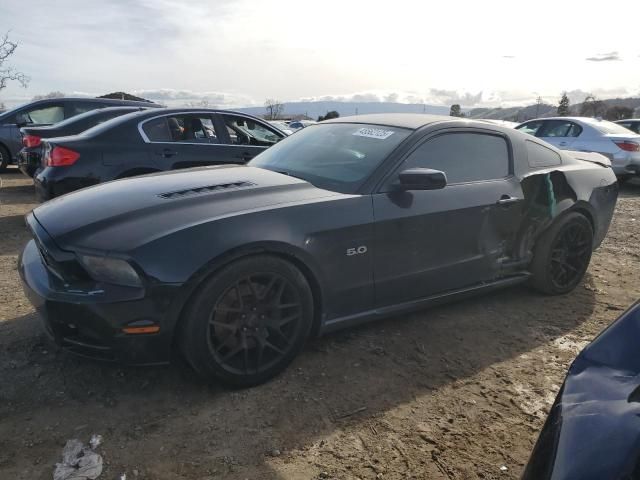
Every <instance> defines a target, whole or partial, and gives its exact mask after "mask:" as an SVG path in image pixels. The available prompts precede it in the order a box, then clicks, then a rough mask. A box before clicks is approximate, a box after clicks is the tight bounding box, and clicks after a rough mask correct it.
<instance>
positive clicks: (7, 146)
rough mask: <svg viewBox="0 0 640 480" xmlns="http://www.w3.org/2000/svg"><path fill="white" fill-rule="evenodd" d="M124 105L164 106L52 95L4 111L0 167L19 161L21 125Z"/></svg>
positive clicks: (0, 127) (0, 116)
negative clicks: (52, 96) (51, 96)
mask: <svg viewBox="0 0 640 480" xmlns="http://www.w3.org/2000/svg"><path fill="white" fill-rule="evenodd" d="M122 105H132V106H136V107H160V106H161V105H158V104H156V103H152V102H136V101H132V100H115V99H110V98H52V99H47V100H38V101H35V102H31V103H29V104H27V105H22V106H20V107H17V108H14V109H12V110H8V111H6V112H3V113H0V171H2V170H4V169H5V168H6V167H7V165H9V164H11V163H14V162H15V161H16V157H17V155H18V152H19V151H20V149H21V148H22V139H21V136H20V127H25V126H27V125H33V126H35V125H51V124H54V123H58V122H60V121H62V120H65V119H67V118H71V117H73V116H74V115H78V114H80V113H84V112H88V111H90V110H95V109H97V108H105V107H114V106H122Z"/></svg>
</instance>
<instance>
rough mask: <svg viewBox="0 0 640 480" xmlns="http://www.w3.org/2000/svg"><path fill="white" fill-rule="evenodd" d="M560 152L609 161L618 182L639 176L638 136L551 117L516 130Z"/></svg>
mask: <svg viewBox="0 0 640 480" xmlns="http://www.w3.org/2000/svg"><path fill="white" fill-rule="evenodd" d="M516 129H517V130H520V131H521V132H525V133H529V134H531V135H534V136H536V137H538V138H540V139H542V140H544V141H546V142H547V143H550V144H551V145H553V146H555V147H557V148H560V149H561V150H576V151H581V152H597V153H600V154H602V155H604V156H606V157H608V158H609V160H611V167H612V168H613V171H614V172H615V174H616V175H617V176H618V178H619V179H620V180H622V181H624V180H627V179H629V178H631V177H632V176H640V135H638V134H637V133H633V132H632V131H630V130H628V129H626V128H624V127H623V126H621V125H617V124H615V123H613V122H609V121H607V120H599V119H596V118H588V117H554V118H538V119H535V120H529V121H528V122H524V123H522V124H520V125H518V126H517V127H516Z"/></svg>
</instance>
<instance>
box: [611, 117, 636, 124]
mask: <svg viewBox="0 0 640 480" xmlns="http://www.w3.org/2000/svg"><path fill="white" fill-rule="evenodd" d="M622 122H640V118H623V119H622V120H616V121H615V122H613V123H622Z"/></svg>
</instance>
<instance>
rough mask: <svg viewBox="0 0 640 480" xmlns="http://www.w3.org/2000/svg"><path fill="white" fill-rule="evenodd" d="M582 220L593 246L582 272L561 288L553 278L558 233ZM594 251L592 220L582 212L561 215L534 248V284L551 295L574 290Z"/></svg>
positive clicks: (582, 276)
mask: <svg viewBox="0 0 640 480" xmlns="http://www.w3.org/2000/svg"><path fill="white" fill-rule="evenodd" d="M574 222H581V223H582V224H583V225H584V226H585V227H587V228H588V230H589V232H590V234H591V247H590V248H589V250H588V258H587V261H586V264H585V267H584V270H583V271H582V272H581V274H580V275H579V276H578V277H577V278H576V279H575V280H574V281H573V282H572V283H571V284H570V285H568V286H567V287H564V288H559V287H558V286H557V285H555V283H554V282H553V281H552V278H551V271H550V270H551V268H550V267H551V252H552V246H553V245H554V243H555V241H556V239H557V237H558V235H560V234H561V233H562V232H563V231H564V229H565V228H567V227H568V226H569V225H570V224H571V223H574ZM592 252H593V226H592V225H591V222H590V221H589V220H588V219H587V218H586V217H585V216H584V215H582V214H581V213H578V212H574V211H572V212H568V213H566V214H564V215H562V216H561V217H559V218H558V219H557V220H556V221H555V222H554V223H553V225H551V227H549V229H548V230H547V231H546V232H545V233H544V234H543V235H542V237H541V238H540V239H539V240H538V242H536V246H535V249H534V261H533V268H532V273H533V285H534V287H536V288H537V289H538V290H540V291H543V292H544V293H548V294H551V295H562V294H565V293H569V292H571V291H572V290H574V289H575V288H576V287H577V286H578V285H579V284H580V282H581V281H582V279H583V278H584V275H585V273H586V272H587V270H588V268H589V264H590V262H591V255H592Z"/></svg>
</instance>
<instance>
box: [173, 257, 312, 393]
mask: <svg viewBox="0 0 640 480" xmlns="http://www.w3.org/2000/svg"><path fill="white" fill-rule="evenodd" d="M312 322H313V298H312V294H311V289H310V288H309V284H308V283H307V281H306V279H305V277H304V275H302V273H301V272H300V271H299V270H298V269H297V268H296V267H295V266H293V265H292V264H290V263H289V262H286V261H284V260H281V259H279V258H277V257H272V256H268V255H258V256H252V257H247V258H245V259H241V260H238V261H236V262H234V263H232V264H230V265H228V266H227V267H225V268H224V269H222V270H221V271H220V272H219V273H217V274H215V275H214V276H213V277H211V278H210V279H208V280H207V281H206V282H205V283H204V284H203V285H202V286H201V287H200V289H199V290H198V292H197V293H196V294H195V297H194V298H193V299H192V301H191V302H190V305H189V307H188V310H187V312H186V317H185V324H184V327H183V330H182V332H181V334H182V335H181V342H180V343H181V347H182V352H183V354H184V355H185V357H186V358H187V360H188V361H189V363H190V364H191V365H192V366H193V368H194V369H195V370H196V371H197V372H198V373H200V374H201V375H203V376H205V377H207V378H215V379H218V380H221V381H223V382H225V383H227V384H231V385H234V386H240V387H247V386H251V385H257V384H259V383H262V382H264V381H266V380H268V379H270V378H272V377H274V376H275V375H277V374H278V373H280V372H281V371H282V370H284V369H285V368H286V367H287V365H288V364H289V363H290V362H291V361H292V360H293V359H294V357H295V356H296V355H297V354H298V353H299V352H300V350H301V349H302V347H303V346H304V343H305V341H306V339H307V338H308V336H309V333H310V331H311V326H312Z"/></svg>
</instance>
